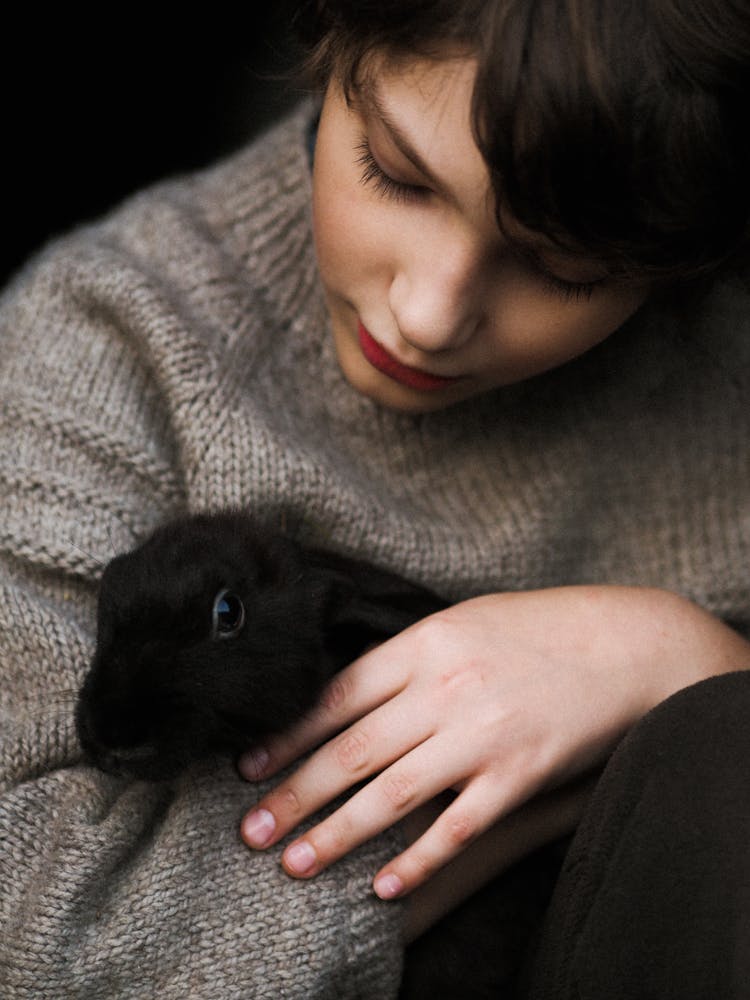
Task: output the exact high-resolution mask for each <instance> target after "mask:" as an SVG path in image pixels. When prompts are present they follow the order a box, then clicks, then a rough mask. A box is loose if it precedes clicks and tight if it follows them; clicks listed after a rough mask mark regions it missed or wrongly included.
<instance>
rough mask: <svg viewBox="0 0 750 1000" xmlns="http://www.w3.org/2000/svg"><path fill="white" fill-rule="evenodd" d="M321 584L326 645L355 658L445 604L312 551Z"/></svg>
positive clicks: (381, 574) (367, 568) (392, 577)
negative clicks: (324, 603)
mask: <svg viewBox="0 0 750 1000" xmlns="http://www.w3.org/2000/svg"><path fill="white" fill-rule="evenodd" d="M311 558H312V562H313V564H314V570H315V574H316V576H317V578H318V580H319V582H320V583H321V584H322V585H323V586H324V587H325V589H326V614H325V622H326V630H327V633H328V639H329V643H330V644H331V645H332V646H333V647H334V648H335V649H336V650H338V651H339V652H340V654H341V655H342V657H344V658H346V657H347V656H348V657H349V658H351V659H353V658H354V657H355V656H357V655H358V654H359V653H360V652H361V651H362V650H363V649H364V648H365V647H366V646H368V645H369V644H370V643H373V642H379V641H382V640H384V639H388V638H389V637H390V636H392V635H396V633H397V632H401V631H402V630H403V629H405V628H407V627H408V626H409V625H412V624H413V623H414V622H416V621H419V619H420V618H426V617H427V615H431V614H433V613H434V612H435V611H439V610H440V609H441V608H443V607H445V606H446V602H445V601H443V600H441V599H440V598H439V597H437V595H435V594H433V593H432V592H431V591H429V590H427V589H426V588H425V587H420V586H418V585H417V584H413V583H410V582H409V581H408V580H405V579H404V578H403V577H400V576H398V575H397V574H395V573H390V572H388V571H387V570H382V569H378V568H377V567H376V566H373V565H371V564H370V563H365V562H361V561H359V560H354V559H347V558H346V557H344V556H338V555H335V554H332V553H328V552H323V553H313V554H312V557H311Z"/></svg>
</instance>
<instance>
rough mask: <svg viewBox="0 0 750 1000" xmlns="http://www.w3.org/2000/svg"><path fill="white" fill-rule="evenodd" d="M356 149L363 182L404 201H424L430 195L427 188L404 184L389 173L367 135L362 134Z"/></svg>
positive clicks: (392, 198)
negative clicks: (375, 152) (378, 158)
mask: <svg viewBox="0 0 750 1000" xmlns="http://www.w3.org/2000/svg"><path fill="white" fill-rule="evenodd" d="M355 149H356V152H357V154H358V155H357V163H358V164H359V165H360V166H361V167H362V175H361V177H360V180H361V182H362V183H363V184H364V185H365V186H369V187H372V188H374V189H375V191H377V193H378V194H380V195H382V196H383V197H384V198H390V199H391V201H396V202H402V203H404V202H415V201H423V200H424V199H425V198H426V197H427V196H428V195H429V193H430V192H429V190H428V189H427V188H424V187H420V186H419V185H418V184H404V183H403V181H397V180H395V179H394V178H393V177H391V176H390V174H387V173H386V172H385V170H383V168H382V167H381V166H380V164H379V163H378V161H377V160H376V159H375V157H374V156H373V155H372V150H371V149H370V143H369V141H368V139H367V136H362V138H361V139H360V140H359V142H358V143H357V145H356V147H355Z"/></svg>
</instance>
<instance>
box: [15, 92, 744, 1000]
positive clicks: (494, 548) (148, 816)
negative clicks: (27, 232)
mask: <svg viewBox="0 0 750 1000" xmlns="http://www.w3.org/2000/svg"><path fill="white" fill-rule="evenodd" d="M310 115H311V108H310V106H308V105H303V106H302V107H301V108H300V109H298V110H296V111H295V112H294V113H293V114H292V115H291V116H289V117H288V118H287V119H286V120H284V121H283V122H282V123H280V124H279V125H278V126H276V127H275V128H273V129H272V130H271V131H270V132H269V133H267V134H266V135H264V136H263V137H262V138H261V139H260V140H258V141H256V142H254V143H253V144H252V145H251V146H249V147H248V148H247V149H245V150H241V151H239V152H238V153H236V154H233V155H232V156H231V157H229V158H227V159H226V160H225V161H223V162H221V163H220V164H218V165H216V166H215V167H213V168H211V169H208V170H206V171H203V172H201V173H199V174H196V175H192V176H188V177H182V178H176V179H171V180H168V181H166V182H164V183H161V184H159V185H157V186H155V187H154V188H152V189H150V190H148V191H146V192H145V193H143V194H140V195H138V196H137V197H135V198H133V199H131V200H130V201H129V202H128V204H126V205H125V206H123V207H121V208H119V209H117V210H116V211H114V212H113V213H112V214H111V215H110V216H108V217H107V218H105V219H103V220H101V221H100V222H98V223H96V224H93V225H89V226H85V227H82V228H81V229H79V230H78V231H76V232H74V233H72V234H70V235H69V236H67V237H65V238H61V239H58V240H56V241H55V243H54V244H53V245H51V246H49V247H48V248H46V249H45V250H44V251H43V252H42V253H41V254H39V255H38V256H37V257H36V258H35V259H34V260H33V261H31V262H30V263H29V264H28V265H27V266H26V267H25V268H24V269H23V270H22V272H21V273H19V274H18V275H17V276H16V278H15V280H14V281H13V282H12V283H11V285H10V286H9V287H8V289H7V290H6V292H5V294H4V296H3V299H2V304H1V305H0V338H1V343H2V350H1V351H0V413H1V414H2V417H1V421H0V442H1V446H0V509H1V510H2V517H1V524H0V556H1V558H2V564H1V566H0V573H1V574H2V575H1V576H0V615H1V616H2V627H1V632H0V644H1V648H0V727H1V729H0V995H2V996H3V997H7V998H12V1000H26V998H32V997H33V998H34V1000H40V998H55V1000H60V998H66V997H75V998H77V1000H100V998H101V1000H105V998H106V1000H112V998H115V997H117V998H120V997H121V998H133V1000H135V998H138V1000H141V998H143V997H144V996H159V997H160V998H163V1000H170V998H175V1000H176V998H178V997H179V998H180V1000H184V998H186V997H189V998H206V1000H208V998H211V1000H215V998H216V997H221V998H222V1000H232V998H240V997H242V998H247V997H255V998H259V1000H262V998H265V997H268V998H269V1000H270V998H274V1000H277V998H305V1000H310V998H316V997H320V998H329V997H334V996H335V997H340V998H363V1000H367V998H377V1000H387V998H388V997H393V996H395V993H396V991H397V986H398V980H399V975H400V963H401V943H400V933H401V926H400V909H399V906H398V905H393V904H386V903H382V902H380V901H378V900H377V899H376V898H375V897H374V896H373V894H372V892H371V889H370V880H371V878H372V875H373V874H374V873H375V871H376V870H377V868H378V866H380V865H381V864H383V863H384V862H385V861H386V860H387V859H388V858H389V857H392V856H393V855H394V854H395V853H396V851H397V850H398V847H399V837H398V834H397V832H393V831H391V832H388V833H386V834H383V835H382V836H379V837H377V838H375V839H374V840H373V841H372V842H371V843H369V844H367V845H364V846H363V847H362V848H360V849H359V850H357V851H355V852H353V853H352V854H351V855H350V856H348V857H347V858H345V859H343V860H342V861H340V862H339V863H337V864H335V865H334V866H332V867H331V868H330V869H329V870H328V871H326V872H324V873H323V874H321V875H320V876H318V877H317V878H315V879H314V880H312V881H310V882H299V881H294V880H291V879H289V878H287V877H286V876H285V875H284V874H283V873H282V872H281V871H280V868H279V863H278V859H279V854H280V849H279V848H276V849H273V850H271V851H268V852H260V853H254V852H250V851H249V850H247V848H245V847H244V846H243V845H242V844H241V842H240V840H239V836H238V824H239V820H240V818H241V816H242V814H243V813H244V811H245V810H247V809H248V808H249V807H250V806H251V805H252V804H253V803H254V802H255V801H257V799H258V798H259V797H260V796H261V795H262V794H263V793H264V791H265V790H266V788H268V787H270V785H267V784H261V785H260V786H257V787H256V786H253V785H249V784H246V783H244V782H241V781H240V780H239V779H238V778H237V777H236V775H235V773H234V770H233V768H232V766H231V764H230V763H229V762H222V761H218V762H217V761H209V762H205V763H204V764H201V765H199V766H196V767H194V768H191V769H190V770H189V771H188V772H186V773H185V774H184V775H183V776H181V777H180V778H179V779H177V780H175V781H173V782H166V783H159V784H153V785H150V784H146V783H143V782H133V783H129V782H126V781H123V780H121V779H117V778H113V777H108V776H105V775H103V774H100V773H97V772H94V771H93V770H91V769H90V768H87V767H84V766H83V765H82V764H81V755H80V748H79V747H78V744H77V740H76V736H75V731H74V724H73V709H74V704H75V695H76V691H77V689H78V686H79V684H80V682H81V680H82V678H83V675H84V672H85V670H86V666H87V661H88V659H89V657H90V655H91V652H92V649H93V628H94V618H95V611H94V609H95V597H96V587H97V580H98V578H99V576H100V574H101V568H102V563H104V562H106V561H107V560H108V559H109V558H110V557H111V556H112V554H113V553H114V552H118V551H123V550H125V549H126V548H129V547H130V546H131V545H132V544H133V543H134V542H135V541H136V540H137V539H140V538H141V537H142V536H144V535H145V534H146V533H147V532H148V531H149V530H150V529H151V528H152V527H154V526H155V525H156V524H158V523H159V522H161V521H163V520H165V519H166V518H168V517H169V516H171V515H174V514H177V513H181V512H184V511H186V510H190V511H196V510H203V509H217V508H220V507H225V506H236V505H246V506H247V507H248V508H250V509H252V510H255V511H258V512H260V513H262V514H263V515H264V516H267V517H271V518H272V519H273V518H277V519H278V522H279V524H280V525H285V526H286V527H287V528H288V530H290V531H292V532H293V533H295V534H296V535H297V536H298V537H300V538H301V539H302V540H303V541H305V542H308V543H314V544H316V545H325V546H328V547H330V548H331V549H334V550H336V551H339V552H342V553H345V554H349V555H356V556H359V557H364V558H367V559H370V560H372V561H374V562H376V563H378V564H380V565H382V566H384V567H387V568H388V569H391V570H393V571H395V572H399V573H402V574H404V575H406V576H408V577H410V578H411V579H413V580H415V581H418V582H420V583H422V584H424V585H426V586H428V587H431V588H433V589H434V590H436V591H438V592H439V593H441V594H442V595H443V596H444V597H446V598H448V599H450V600H460V599H462V598H466V597H469V596H472V595H475V594H479V593H484V592H494V591H504V590H520V589H534V588H541V587H550V586H556V585H562V584H575V583H619V584H633V585H655V586H661V587H665V588H669V589H671V590H675V591H677V592H679V593H682V594H684V595H686V596H688V597H690V598H692V599H693V600H695V601H697V602H698V603H700V604H701V605H703V606H704V607H706V608H707V609H708V610H709V611H711V612H713V613H715V614H717V615H719V616H720V617H722V618H724V619H725V620H728V621H730V622H732V623H733V624H735V625H736V626H737V627H739V628H741V629H742V630H743V631H745V632H747V631H748V626H749V625H750V587H749V586H748V565H749V561H748V554H749V553H748V548H749V543H748V539H749V537H750V531H749V530H748V529H749V528H750V505H749V503H748V498H749V497H750V490H749V489H748V486H749V485H750V463H749V462H748V448H747V441H748V439H750V426H748V425H749V424H750V412H749V408H748V406H747V398H748V397H747V390H748V374H749V364H748V363H749V362H750V295H748V292H747V289H746V288H745V287H744V286H743V285H742V284H741V283H740V282H736V283H735V284H731V285H730V284H725V285H722V286H717V287H716V288H715V289H714V291H713V292H712V293H711V294H710V295H709V296H708V297H707V298H705V299H704V300H702V303H701V305H700V307H696V308H694V309H691V310H683V311H682V314H680V313H678V312H676V311H672V312H671V313H669V312H666V311H665V310H664V309H662V308H659V307H658V306H656V305H654V306H649V307H646V308H643V309H642V310H641V311H640V312H639V313H638V314H637V315H636V316H635V317H634V318H633V319H632V320H631V321H629V322H628V323H627V324H626V325H625V326H624V327H623V328H622V329H621V330H620V331H618V332H617V333H616V334H615V335H613V336H612V337H611V338H609V339H608V340H607V341H606V342H605V343H604V344H602V345H600V346H599V347H597V348H596V349H594V350H593V351H591V352H589V353H588V354H587V355H586V356H584V357H583V358H581V359H578V360H577V361H574V362H571V363H570V364H568V365H565V366H564V367H563V368H560V369H558V370H557V371H554V372H550V373H548V374H546V375H543V376H540V377H537V378H535V379H532V380H530V381H529V382H527V383H525V384H522V385H518V386H513V387H509V388H507V389H499V390H496V391H494V392H491V393H488V394H486V395H484V396H482V397H480V398H478V399H475V400H471V401H468V402H466V403H461V404H458V405H457V406H453V407H450V408H448V409H446V410H444V411H441V412H438V413H433V414H428V415H420V416H414V415H408V414H402V413H396V412H391V411H388V410H385V409H383V408H381V407H380V406H378V405H377V404H376V403H374V402H372V401H370V400H368V399H366V398H364V397H362V396H360V395H359V394H357V393H356V392H355V391H354V390H353V389H352V388H351V387H350V386H349V384H348V383H347V382H346V380H345V379H344V378H343V376H342V374H341V372H340V370H339V368H338V365H337V362H336V358H335V352H334V347H333V343H332V338H331V335H330V330H329V327H328V320H327V315H326V310H325V306H324V302H323V298H322V292H321V288H320V285H319V281H318V276H317V271H316V265H315V259H314V250H313V243H312V235H311V216H310V195H311V191H310V175H309V163H308V157H307V150H306V132H307V126H308V123H309V119H310ZM544 627H545V626H544V622H540V629H542V628H544Z"/></svg>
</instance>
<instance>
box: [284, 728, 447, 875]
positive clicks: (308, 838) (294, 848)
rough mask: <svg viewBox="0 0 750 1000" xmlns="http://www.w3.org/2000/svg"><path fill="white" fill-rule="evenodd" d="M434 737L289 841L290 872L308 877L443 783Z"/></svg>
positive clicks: (287, 861) (433, 793)
mask: <svg viewBox="0 0 750 1000" xmlns="http://www.w3.org/2000/svg"><path fill="white" fill-rule="evenodd" d="M434 743H435V741H434V740H432V739H427V740H426V741H425V742H424V743H422V744H420V745H419V746H417V747H415V748H414V749H413V750H412V751H410V752H409V753H408V754H406V756H404V757H401V758H400V759H399V760H398V761H397V762H396V763H394V764H392V765H391V766H390V767H388V768H387V769H385V770H384V771H382V772H381V773H380V774H379V775H378V776H377V777H376V778H374V779H373V780H372V781H370V782H369V783H368V784H367V785H365V786H364V787H363V788H361V789H360V790H359V791H358V792H357V793H356V794H355V795H353V796H352V797H351V798H350V799H348V800H347V801H346V802H345V803H344V804H343V805H342V806H341V807H340V808H339V809H337V810H336V812H334V813H333V814H332V815H331V816H329V817H327V818H326V819H325V820H323V822H322V823H319V824H318V825H317V826H315V827H313V829H311V830H309V831H308V832H307V833H306V834H305V836H304V837H303V838H301V839H300V840H297V841H295V842H294V843H293V844H290V845H289V847H287V849H286V850H285V851H284V854H283V856H282V864H283V865H284V868H285V870H286V871H287V873H288V874H290V875H294V876H296V877H302V878H309V877H310V876H312V875H317V874H318V872H320V871H322V870H323V869H324V868H327V867H328V865H330V864H332V863H333V862H334V861H337V860H338V859H339V858H340V857H342V856H343V855H345V854H347V853H348V852H349V851H351V850H353V849H354V848H355V847H358V846H359V845H360V844H362V843H364V842H365V841H366V840H370V838H372V837H374V836H375V835H376V834H378V833H380V832H381V831H383V830H385V829H387V828H388V827H390V826H393V825H394V824H395V823H397V822H398V821H399V820H401V819H402V818H403V817H404V816H405V815H406V813H408V812H410V811H411V810H413V809H416V808H418V807H419V806H420V805H422V804H424V803H425V802H427V801H429V800H430V799H432V798H434V797H435V796H436V795H438V794H439V793H440V792H442V791H443V790H444V788H445V784H446V780H448V781H450V780H451V775H448V777H447V778H446V773H445V771H442V770H439V769H438V770H436V769H435V767H434V766H433V760H434V752H433V744H434Z"/></svg>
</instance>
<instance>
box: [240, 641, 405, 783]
mask: <svg viewBox="0 0 750 1000" xmlns="http://www.w3.org/2000/svg"><path fill="white" fill-rule="evenodd" d="M382 649H383V647H382V646H379V647H377V648H375V649H372V650H370V651H369V652H367V653H365V654H364V655H363V656H361V657H359V659H357V660H355V661H354V662H353V663H351V664H350V665H349V666H348V667H345V668H344V670H342V671H340V672H339V673H338V674H336V676H335V677H333V678H332V679H331V681H330V682H329V683H328V684H327V685H326V687H325V689H324V690H323V692H322V694H321V697H320V699H319V700H318V703H317V705H315V707H314V708H313V709H312V710H311V711H310V712H308V713H307V714H306V715H305V716H304V718H303V719H301V720H300V721H299V722H298V723H297V724H296V725H295V726H293V727H292V728H291V729H290V730H288V731H287V732H285V733H281V734H279V735H278V736H273V737H271V738H269V739H268V740H266V741H265V742H264V743H263V744H262V745H258V746H255V747H252V748H251V749H249V750H247V751H246V752H244V753H243V754H241V755H240V757H239V758H238V760H237V769H238V771H239V772H240V774H241V776H242V777H243V778H245V779H246V780H248V781H258V780H260V779H261V778H268V777H270V776H271V775H272V774H275V773H276V772H277V771H280V770H281V769H282V768H283V767H286V765H287V764H291V763H292V761H295V760H297V758H299V757H301V756H302V754H304V753H306V752H307V751H308V750H311V749H312V748H313V747H316V746H319V745H320V744H321V743H322V742H323V741H324V740H326V739H328V738H329V737H330V736H332V735H333V734H334V733H337V732H340V731H341V730H342V729H343V728H344V727H345V726H347V725H349V724H350V723H351V722H353V721H354V720H355V719H360V718H362V717H363V716H365V715H367V714H368V713H370V712H372V710H373V709H375V708H377V707H378V706H379V705H382V704H383V703H385V702H387V701H389V700H390V699H392V698H394V697H395V696H396V695H397V694H399V693H400V692H401V691H402V690H403V688H404V687H405V686H406V683H407V672H406V670H405V669H404V668H403V666H402V665H401V662H400V661H399V660H398V659H397V658H394V657H393V656H391V658H390V664H389V665H388V666H387V667H384V666H383V664H382V663H381V664H378V663H375V664H373V658H374V657H376V656H377V655H378V654H379V653H380V652H381V650H382ZM383 662H384V663H387V661H386V660H384V661H383Z"/></svg>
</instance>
